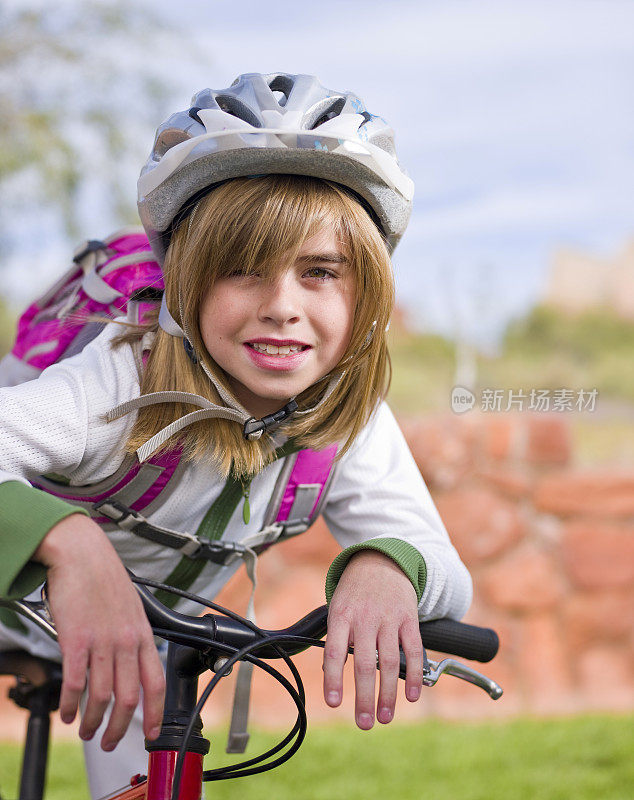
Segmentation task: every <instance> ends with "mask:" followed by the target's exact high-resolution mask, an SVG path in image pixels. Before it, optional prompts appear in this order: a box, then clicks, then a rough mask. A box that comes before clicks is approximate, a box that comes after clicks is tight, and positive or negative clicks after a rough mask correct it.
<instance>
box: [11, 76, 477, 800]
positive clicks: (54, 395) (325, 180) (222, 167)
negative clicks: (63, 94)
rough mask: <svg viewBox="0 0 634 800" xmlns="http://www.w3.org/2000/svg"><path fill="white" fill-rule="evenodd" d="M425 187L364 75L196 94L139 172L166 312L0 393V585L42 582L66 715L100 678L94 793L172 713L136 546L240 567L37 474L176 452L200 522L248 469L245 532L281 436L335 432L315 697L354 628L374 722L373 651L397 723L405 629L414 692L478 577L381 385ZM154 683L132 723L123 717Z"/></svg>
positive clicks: (267, 489)
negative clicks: (374, 106)
mask: <svg viewBox="0 0 634 800" xmlns="http://www.w3.org/2000/svg"><path fill="white" fill-rule="evenodd" d="M411 195H412V186H411V181H410V180H409V179H408V178H407V176H405V175H404V173H403V172H402V170H401V168H400V166H399V164H398V161H397V159H396V156H395V152H394V146H393V139H392V132H391V130H390V129H389V128H388V126H387V125H386V123H385V122H384V121H383V120H382V119H381V118H379V117H376V116H373V115H371V114H369V113H368V112H367V111H365V108H364V106H363V104H362V103H361V101H360V100H359V99H358V98H357V97H356V96H354V95H352V94H350V93H345V92H342V93H337V92H330V91H328V90H326V89H324V88H323V87H322V86H321V85H320V84H319V82H318V81H317V80H316V79H315V78H312V77H310V76H305V75H297V76H295V75H285V74H275V75H265V76H263V75H258V74H249V75H243V76H241V77H240V78H238V79H237V81H235V82H234V84H232V86H231V87H229V88H228V89H224V90H222V91H211V90H205V91H203V92H200V93H199V94H197V95H196V96H195V97H194V99H193V102H192V106H191V108H189V109H188V110H186V111H183V112H179V113H177V114H174V115H173V116H172V117H170V118H169V120H167V122H166V123H164V124H163V125H162V126H161V127H160V128H159V129H158V132H157V136H156V139H155V143H154V147H153V150H152V153H151V155H150V158H149V159H148V162H147V164H146V166H145V168H144V170H143V172H142V174H141V177H140V180H139V211H140V215H141V219H142V222H143V224H144V227H145V230H146V232H147V234H148V237H149V239H150V243H151V244H152V248H153V251H154V254H155V256H156V258H157V259H158V261H159V262H160V263H162V265H163V271H164V277H165V293H164V296H163V304H162V307H161V312H160V315H159V319H158V320H157V318H156V317H157V315H156V314H155V315H154V316H152V315H149V316H148V317H146V319H145V320H144V321H143V324H141V325H137V326H132V325H128V326H127V327H125V328H123V332H122V327H121V326H120V325H109V326H106V329H105V330H104V331H103V333H102V334H101V335H99V336H98V337H97V338H96V339H94V340H93V341H92V342H91V343H90V344H88V345H87V346H86V347H85V348H84V350H83V351H82V352H81V353H79V354H78V355H75V356H73V357H71V358H68V359H66V360H65V361H62V362H60V363H58V364H55V365H53V366H51V367H49V368H48V369H47V370H46V371H45V372H44V373H43V374H42V375H41V377H40V378H38V379H37V380H35V381H31V382H29V383H25V384H22V385H19V386H15V387H12V388H5V389H2V390H0V409H1V411H0V433H1V437H2V442H3V447H2V450H1V451H0V480H2V481H3V482H2V483H0V508H1V509H2V510H1V512H0V527H1V529H2V535H3V542H4V553H5V558H4V563H3V566H2V570H1V574H0V578H1V579H2V581H1V585H0V591H1V592H2V593H3V594H5V595H7V594H13V595H16V594H24V593H26V592H28V591H31V590H32V589H34V588H35V587H36V586H37V585H38V584H39V583H41V581H42V580H43V579H44V578H45V577H46V578H47V580H48V590H49V600H50V605H51V610H52V613H53V615H54V618H55V621H56V625H57V629H58V632H59V648H60V650H61V658H62V662H63V670H64V683H63V688H62V696H61V702H60V713H61V716H62V719H63V720H64V721H66V722H70V721H71V720H72V719H73V718H74V716H75V714H76V712H77V708H78V704H79V702H80V698H81V696H82V694H83V693H84V689H85V688H86V692H85V700H84V702H85V706H84V708H83V714H82V721H81V726H80V736H81V737H82V739H84V740H86V742H87V746H86V753H87V759H88V766H89V777H90V780H91V791H92V793H93V796H99V795H101V794H103V793H105V792H107V791H110V790H112V789H113V788H115V787H116V786H119V785H121V783H123V782H125V781H126V780H127V778H128V777H129V776H130V775H131V774H134V773H135V772H141V771H143V769H144V764H145V753H144V750H143V742H142V731H143V732H144V733H145V735H146V736H147V737H148V738H150V739H153V738H155V737H156V736H157V735H158V733H159V727H158V726H159V724H160V720H161V712H162V699H163V676H162V669H161V665H160V660H159V657H158V655H157V650H156V647H155V645H154V641H153V638H152V635H151V632H150V629H149V626H148V623H147V621H146V619H145V616H144V613H143V610H142V607H141V604H140V601H139V599H138V596H137V595H136V592H135V590H134V588H133V586H132V584H131V582H130V580H129V578H128V575H127V573H126V571H125V567H124V565H125V566H127V567H129V568H130V569H132V571H134V572H136V573H137V574H140V575H143V576H144V577H149V578H154V579H158V580H167V582H171V580H174V576H175V575H177V574H179V575H181V577H182V573H183V570H184V571H185V572H187V573H188V575H189V581H190V583H191V586H192V590H193V591H195V592H198V593H204V594H206V595H207V596H209V597H213V596H214V595H215V594H216V593H217V591H218V590H219V589H220V588H221V586H222V585H223V584H224V583H225V582H226V581H227V579H228V578H229V577H230V575H231V574H232V573H233V571H234V570H235V569H236V566H237V564H236V563H234V564H230V565H225V566H222V565H216V564H210V563H206V564H204V565H203V566H202V568H198V569H193V571H192V567H191V564H189V565H188V564H185V566H184V567H183V566H182V564H181V563H180V562H181V557H180V554H179V553H178V552H177V551H174V550H173V549H171V548H169V547H164V546H161V545H160V544H157V543H154V542H152V541H148V540H146V539H143V538H139V537H138V536H135V535H134V534H133V533H131V531H130V530H129V529H127V528H126V526H125V525H124V523H123V522H121V524H120V525H118V526H117V525H116V524H114V523H110V524H106V525H105V526H103V527H102V526H100V525H99V524H97V522H95V521H93V519H91V518H90V517H89V516H87V515H86V514H85V512H83V513H82V511H81V510H78V508H77V507H76V506H74V505H70V504H69V503H66V502H64V501H62V500H60V499H58V498H56V497H53V496H51V495H49V494H45V493H44V492H42V491H40V490H38V489H36V488H34V487H33V486H31V485H30V482H36V481H37V479H38V476H40V475H42V474H46V473H56V474H57V475H58V476H63V477H64V478H65V480H66V481H67V482H68V483H69V484H70V485H71V486H82V485H86V484H94V483H96V482H98V481H101V480H103V479H104V478H106V477H107V476H110V475H112V474H113V473H115V472H116V471H117V469H118V468H119V467H120V465H121V463H122V461H123V460H124V458H125V457H126V454H130V453H133V454H134V453H136V454H137V456H138V457H139V460H140V461H145V460H146V459H147V458H148V457H149V456H150V455H151V454H152V453H155V452H156V451H157V450H158V451H160V450H161V448H162V449H163V450H165V451H169V450H170V448H171V449H172V450H173V449H174V448H181V449H182V457H181V462H180V464H179V466H178V468H177V469H176V472H175V473H174V476H173V477H172V479H171V480H170V484H169V486H168V488H167V490H166V491H165V495H166V496H165V497H163V499H162V500H161V502H160V503H159V504H156V505H155V506H154V507H153V506H152V504H150V506H148V508H147V510H146V512H144V513H145V516H146V517H147V520H148V522H149V523H150V524H153V525H155V526H158V527H160V528H167V529H171V530H177V531H184V532H192V531H196V530H197V529H198V527H199V525H200V524H201V520H202V519H203V518H204V517H205V515H206V513H207V510H208V509H209V507H210V505H211V504H212V503H213V502H214V500H216V499H217V498H219V497H220V495H221V493H222V491H223V487H224V486H225V485H226V483H228V482H231V481H234V482H236V481H238V482H239V483H240V485H241V490H242V495H243V497H244V502H243V506H242V509H240V506H239V505H238V507H237V508H236V509H235V510H234V511H233V513H232V514H231V516H230V518H229V522H228V524H227V527H226V528H225V530H224V533H223V535H222V538H223V540H225V541H230V542H241V541H244V540H245V539H248V538H249V536H252V535H253V534H254V533H257V531H258V530H259V529H260V528H261V527H262V522H263V520H264V518H265V514H266V509H267V506H268V505H269V501H270V499H271V494H272V492H273V488H274V485H275V481H276V478H277V476H278V474H279V473H280V470H281V469H282V459H281V458H280V456H283V455H284V454H285V453H287V452H290V451H291V450H292V449H293V448H295V449H297V448H299V447H301V448H311V449H312V450H316V451H322V450H323V449H324V448H326V447H328V446H332V445H333V444H337V445H338V452H337V462H336V470H335V473H334V477H333V478H332V480H331V482H330V486H329V491H328V494H327V496H324V497H323V498H320V503H322V506H321V509H322V513H323V514H324V517H325V519H326V521H327V523H328V526H329V528H330V530H331V531H332V533H333V534H334V536H335V537H336V538H337V539H338V541H339V542H340V544H341V545H342V547H343V548H344V549H343V551H342V553H341V554H340V555H339V556H338V557H337V558H336V559H335V561H334V562H333V564H332V566H331V568H330V570H329V573H328V576H327V583H326V594H327V599H328V601H329V603H330V612H329V621H328V637H327V644H326V649H325V655H324V696H325V699H326V702H327V703H328V705H330V706H333V707H334V706H337V705H339V704H340V702H341V699H342V670H343V665H344V663H345V661H346V654H347V647H348V645H349V644H354V647H355V656H354V671H355V689H356V705H355V717H356V722H357V725H358V726H359V727H360V728H363V729H369V728H371V727H372V725H373V722H374V719H375V705H374V700H375V673H376V669H375V664H376V652H377V651H378V658H379V667H380V670H379V672H380V686H379V692H378V701H377V705H376V718H377V719H378V721H379V722H382V723H387V722H389V721H390V720H391V719H392V717H393V713H394V704H395V698H396V689H397V682H398V680H397V679H398V647H399V644H400V645H401V646H402V647H403V650H404V651H405V654H406V657H407V680H406V684H405V693H406V696H407V698H408V699H409V700H410V701H415V700H417V699H418V697H419V695H420V689H421V682H422V664H421V642H420V636H419V633H418V618H419V617H420V618H423V617H425V618H433V617H441V616H450V617H453V618H457V619H459V618H460V617H462V615H463V614H464V613H465V611H466V610H467V607H468V605H469V602H470V593H471V586H470V579H469V576H468V573H467V572H466V570H465V568H464V566H463V565H462V563H461V562H460V560H459V558H458V556H457V554H456V552H455V550H454V549H453V547H452V546H451V544H450V542H449V539H448V537H447V534H446V531H445V530H444V528H443V525H442V523H441V521H440V519H439V517H438V514H437V512H436V510H435V508H434V506H433V503H432V501H431V499H430V497H429V494H428V492H427V490H426V488H425V486H424V484H423V482H422V480H421V477H420V474H419V472H418V470H417V469H416V466H415V464H414V462H413V459H412V457H411V455H410V454H409V452H408V450H407V447H406V445H405V443H404V440H403V437H402V435H401V433H400V431H399V430H398V428H397V426H396V423H395V421H394V419H393V417H392V415H391V413H390V411H389V409H388V408H387V406H386V405H385V404H384V402H383V398H384V396H385V393H386V390H387V384H388V380H389V361H388V354H387V346H386V330H387V327H388V323H389V317H390V313H391V310H392V305H393V291H394V290H393V281H392V273H391V266H390V258H389V253H390V250H391V249H392V248H393V247H394V246H395V244H396V242H397V241H398V239H399V238H400V236H401V235H402V233H403V231H404V229H405V227H406V225H407V220H408V217H409V213H410V209H411ZM165 392H170V394H166V393H165ZM176 393H178V394H176ZM197 408H198V410H196V409H197ZM247 503H248V506H247ZM95 515H96V516H97V514H95ZM128 528H129V526H128ZM104 529H105V530H104ZM44 570H45V571H44ZM192 581H193V582H192ZM183 608H184V610H186V611H187V610H188V609H187V608H186V607H185V606H183ZM0 634H1V637H2V641H3V642H4V643H5V644H4V646H10V647H15V646H16V645H18V646H21V647H26V648H27V649H30V650H32V651H34V652H38V653H40V654H44V655H48V656H49V657H57V658H59V657H60V655H59V651H58V650H56V649H55V647H56V646H55V645H53V644H52V643H51V642H50V641H48V640H43V638H42V636H41V635H40V633H39V632H38V631H37V630H35V629H32V628H29V627H27V628H26V629H25V628H22V629H21V630H17V629H15V628H11V627H8V626H3V627H2V630H1V631H0ZM86 676H88V677H87V684H86ZM140 689H142V694H143V726H142V730H141V722H140V721H138V724H136V723H135V724H133V725H130V721H131V720H132V718H133V715H134V711H135V708H136V707H137V702H138V699H139V693H140ZM111 701H113V704H112V707H111V710H110V711H109V713H106V712H107V708H108V705H109V703H111ZM139 720H140V716H139ZM100 725H101V726H102V732H101V736H100V737H99V738H100V740H101V748H102V750H103V751H111V750H113V749H114V748H115V746H116V745H117V743H118V742H119V741H120V740H121V739H122V737H123V736H124V734H125V732H126V729H128V726H130V729H129V731H128V733H127V734H125V739H126V745H125V757H124V758H123V759H122V758H118V754H117V753H114V754H111V755H109V756H106V755H104V753H103V752H100V751H99V749H98V747H97V746H96V745H94V744H91V743H90V740H91V739H93V737H95V733H96V732H97V729H98V728H99V727H100ZM95 741H96V739H95ZM135 758H136V759H139V760H138V761H136V762H134V761H132V763H130V759H132V760H133V759H135ZM117 765H118V766H117Z"/></svg>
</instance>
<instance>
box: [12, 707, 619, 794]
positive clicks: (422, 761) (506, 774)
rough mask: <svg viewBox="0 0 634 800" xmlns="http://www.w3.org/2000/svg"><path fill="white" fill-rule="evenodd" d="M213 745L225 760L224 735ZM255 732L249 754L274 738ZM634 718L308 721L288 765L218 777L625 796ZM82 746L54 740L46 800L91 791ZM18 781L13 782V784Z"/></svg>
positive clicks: (374, 790)
mask: <svg viewBox="0 0 634 800" xmlns="http://www.w3.org/2000/svg"><path fill="white" fill-rule="evenodd" d="M212 739H213V740H215V744H214V745H213V748H214V751H215V752H217V753H218V761H217V762H216V763H217V764H219V763H224V760H225V759H226V758H227V757H226V756H224V754H223V753H222V744H223V739H224V736H223V734H218V735H216V736H215V737H212ZM275 741H276V736H275V734H271V733H266V734H264V733H262V732H258V733H256V734H255V735H254V736H253V738H252V740H251V745H250V747H249V753H248V754H247V755H249V756H252V755H253V754H255V753H256V752H259V751H260V750H262V749H264V748H266V747H269V746H271V745H272V744H273V743H274V742H275ZM633 747H634V717H632V716H630V717H628V716H609V715H593V716H582V717H573V718H566V719H517V720H512V721H505V722H491V723H478V724H458V723H448V722H440V721H428V722H424V723H420V724H416V725H400V726H399V725H390V726H387V727H382V726H377V727H375V729H374V730H373V731H371V732H370V733H369V734H364V733H361V732H360V731H357V730H356V729H353V728H352V727H345V728H343V727H327V728H326V727H324V728H317V727H316V728H314V729H311V730H309V733H308V737H307V739H306V742H305V744H304V745H303V747H302V748H301V750H300V752H299V754H298V755H296V756H295V757H294V758H293V759H292V760H291V761H290V762H289V763H288V764H285V765H284V766H282V767H281V768H279V769H277V770H275V771H273V772H269V773H265V774H263V775H256V776H253V777H249V778H240V779H237V780H234V781H226V782H223V784H222V786H214V785H213V784H209V785H208V788H207V797H208V798H212V797H222V798H223V800H238V798H239V800H255V798H262V797H267V796H268V797H270V798H272V799H274V800H300V799H301V798H305V799H306V800H308V798H310V800H332V799H333V798H348V800H357V798H358V800H379V798H380V800H385V798H389V799H390V800H391V799H392V798H395V799H396V798H398V800H420V798H423V797H426V798H434V800H454V798H455V799H456V800H497V798H500V800H502V798H504V800H506V798H511V799H512V800H516V799H517V800H524V798H526V800H570V799H571V798H574V799H575V800H597V798H600V800H626V798H630V797H631V790H632V786H633V785H634V760H633V759H632V748H633ZM18 759H19V748H18V747H17V746H16V745H13V744H2V745H0V778H1V779H2V780H1V785H2V786H3V789H4V792H5V794H4V795H3V797H5V796H6V797H15V795H16V792H15V789H14V786H15V780H16V779H15V774H16V771H17V761H18ZM214 761H215V759H213V758H210V757H207V760H206V766H207V767H208V768H210V767H212V766H214ZM82 773H83V769H82V766H81V749H80V746H79V745H74V744H69V743H59V744H55V745H54V746H53V754H52V759H51V766H50V770H49V775H50V780H49V793H48V795H47V800H62V799H63V800H79V798H86V797H87V790H86V784H85V780H84V778H83V774H82ZM12 781H13V783H12Z"/></svg>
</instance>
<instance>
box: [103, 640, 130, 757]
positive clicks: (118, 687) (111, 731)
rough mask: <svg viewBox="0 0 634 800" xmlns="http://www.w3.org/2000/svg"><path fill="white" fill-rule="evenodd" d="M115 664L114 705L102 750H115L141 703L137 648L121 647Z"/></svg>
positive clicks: (104, 735)
mask: <svg viewBox="0 0 634 800" xmlns="http://www.w3.org/2000/svg"><path fill="white" fill-rule="evenodd" d="M115 658H116V660H115V664H114V706H113V707H112V711H111V712H110V719H109V721H108V726H107V728H106V730H105V732H104V734H103V737H102V739H101V748H102V750H106V751H109V750H114V748H115V747H116V746H117V744H118V743H119V740H120V739H121V737H122V736H123V734H124V733H125V732H126V730H127V728H128V725H129V724H130V720H131V719H132V715H133V714H134V710H135V708H136V707H137V705H138V703H139V658H138V651H137V650H129V649H125V650H124V649H119V651H118V652H117V654H116V657H115Z"/></svg>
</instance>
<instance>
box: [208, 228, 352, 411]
mask: <svg viewBox="0 0 634 800" xmlns="http://www.w3.org/2000/svg"><path fill="white" fill-rule="evenodd" d="M354 306H355V281H354V276H353V274H352V267H351V265H350V263H349V261H348V259H347V258H346V255H345V250H344V249H343V248H342V245H341V244H340V243H339V242H338V241H337V237H336V236H335V233H334V230H333V229H332V228H331V227H324V228H322V230H321V231H319V232H318V233H317V234H315V235H314V236H312V237H311V238H310V239H307V240H306V241H305V242H304V244H303V245H302V247H301V249H300V251H299V253H298V256H297V258H296V260H295V263H290V264H289V263H287V259H282V263H280V265H279V271H278V272H277V274H276V277H275V278H274V279H273V280H272V281H265V280H264V279H263V278H261V277H260V276H258V275H257V274H255V275H244V274H243V273H241V272H240V265H236V270H235V272H234V273H233V274H232V275H230V276H229V277H227V278H222V279H221V280H218V281H216V283H215V284H214V285H213V286H212V287H211V289H210V290H209V291H208V292H207V294H206V295H205V297H204V298H203V302H202V305H201V308H200V318H199V322H200V331H201V334H202V339H203V341H204V343H205V346H206V347H207V351H208V352H209V355H210V356H211V357H212V358H213V359H214V361H215V362H216V363H217V364H218V365H219V366H220V367H222V368H223V369H224V370H225V372H226V373H227V374H228V375H229V381H230V385H231V388H232V391H233V393H234V395H235V397H236V399H237V400H238V401H239V402H240V403H241V404H242V405H243V406H244V408H246V409H247V411H248V412H249V413H250V414H253V416H255V417H262V416H264V415H265V414H271V413H273V412H274V411H277V410H278V409H279V408H280V406H282V405H284V403H285V402H286V401H288V400H289V399H290V398H291V397H295V396H296V395H298V394H300V393H301V392H303V391H304V390H305V389H307V388H308V387H309V386H312V385H313V384H314V383H315V382H316V381H318V380H319V379H320V378H323V377H324V376H325V375H327V374H328V373H329V372H330V371H331V370H332V369H333V368H334V367H335V366H336V365H337V363H338V362H339V360H340V359H341V357H342V355H343V354H344V352H345V350H346V348H347V346H348V343H349V341H350V337H351V335H352V325H353V317H354Z"/></svg>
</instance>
